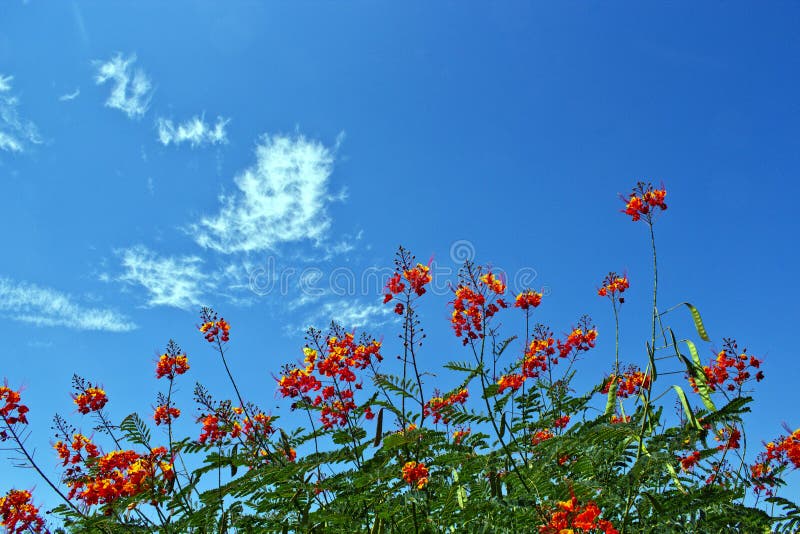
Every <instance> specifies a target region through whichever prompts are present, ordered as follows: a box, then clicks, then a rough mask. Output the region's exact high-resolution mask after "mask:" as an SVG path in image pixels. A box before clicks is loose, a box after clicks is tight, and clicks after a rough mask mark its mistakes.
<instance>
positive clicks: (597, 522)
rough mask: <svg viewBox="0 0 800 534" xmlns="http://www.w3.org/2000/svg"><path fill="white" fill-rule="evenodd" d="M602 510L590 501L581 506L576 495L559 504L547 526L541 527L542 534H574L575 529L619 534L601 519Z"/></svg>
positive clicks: (607, 522)
mask: <svg viewBox="0 0 800 534" xmlns="http://www.w3.org/2000/svg"><path fill="white" fill-rule="evenodd" d="M600 513H601V512H600V508H598V507H597V505H596V504H595V503H594V502H592V501H589V502H588V503H586V505H580V504H579V503H578V499H577V498H576V497H575V495H573V496H572V498H571V499H570V500H568V501H560V502H558V503H557V510H556V511H555V512H553V513H552V514H551V515H550V520H549V521H548V522H547V524H546V525H542V526H540V527H539V532H540V534H572V533H573V532H575V531H574V530H573V529H576V528H577V529H580V530H581V532H603V533H604V534H619V531H618V530H617V529H616V528H614V525H613V524H612V523H611V521H608V520H606V519H600Z"/></svg>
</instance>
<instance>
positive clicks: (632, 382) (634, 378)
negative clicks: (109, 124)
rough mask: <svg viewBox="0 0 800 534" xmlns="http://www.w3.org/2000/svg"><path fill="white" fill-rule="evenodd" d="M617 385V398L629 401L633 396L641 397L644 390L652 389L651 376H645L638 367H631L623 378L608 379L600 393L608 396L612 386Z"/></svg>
mask: <svg viewBox="0 0 800 534" xmlns="http://www.w3.org/2000/svg"><path fill="white" fill-rule="evenodd" d="M614 382H616V383H617V397H620V398H622V399H627V398H628V397H630V396H631V395H639V394H640V393H641V392H642V390H645V389H650V375H645V374H644V373H643V372H642V371H640V370H639V368H638V367H634V366H631V367H630V368H629V369H628V370H627V371H625V373H623V374H622V376H614V375H613V374H612V375H611V376H610V377H608V379H607V380H606V382H605V384H603V388H602V389H601V390H600V393H603V394H606V393H608V391H609V390H610V389H611V384H613V383H614Z"/></svg>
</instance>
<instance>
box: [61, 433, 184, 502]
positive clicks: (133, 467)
mask: <svg viewBox="0 0 800 534" xmlns="http://www.w3.org/2000/svg"><path fill="white" fill-rule="evenodd" d="M167 455H168V453H167V449H166V448H164V447H156V448H154V449H151V450H150V452H149V453H148V454H145V455H140V454H138V453H136V452H135V451H132V450H118V451H112V452H110V453H108V454H105V455H103V456H98V457H96V459H95V461H94V462H92V464H91V467H90V474H88V475H86V476H84V477H80V478H76V479H72V480H68V481H67V485H68V486H69V487H70V492H69V498H70V499H72V498H77V499H79V500H80V501H83V503H84V504H85V505H86V506H92V505H96V504H111V503H113V502H115V501H117V500H119V499H121V498H124V497H134V496H138V495H141V494H143V493H144V492H147V491H150V490H155V489H156V488H158V487H159V485H160V484H161V483H163V482H167V481H169V480H171V479H172V478H173V477H174V476H175V475H174V472H173V466H172V462H171V461H169V460H168V459H167Z"/></svg>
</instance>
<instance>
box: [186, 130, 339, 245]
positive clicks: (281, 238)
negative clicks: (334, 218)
mask: <svg viewBox="0 0 800 534" xmlns="http://www.w3.org/2000/svg"><path fill="white" fill-rule="evenodd" d="M255 152H256V163H255V165H254V166H252V167H250V168H248V169H246V170H245V171H244V172H243V173H242V174H240V175H239V176H237V177H235V178H234V182H235V183H236V187H237V188H238V189H239V191H238V192H236V193H234V194H232V195H222V196H221V197H220V203H221V204H222V206H221V208H220V211H219V213H218V214H217V215H216V216H211V217H203V218H201V219H200V222H199V223H197V224H195V225H192V226H191V227H190V233H191V234H192V235H193V237H194V239H195V241H196V242H197V243H198V244H199V245H201V246H202V247H204V248H208V249H212V250H215V251H217V252H221V253H223V254H231V253H236V252H257V251H268V250H274V249H275V247H276V246H277V245H279V244H281V243H286V242H293V241H302V240H310V241H313V242H316V243H319V242H320V241H321V240H322V239H323V238H324V236H325V234H326V233H327V231H328V229H329V227H330V224H331V220H330V217H329V216H328V213H327V206H328V204H329V203H330V202H331V201H332V200H333V197H332V196H331V195H330V194H329V192H328V182H329V178H330V175H331V172H332V171H333V161H334V151H332V150H331V149H329V148H328V147H326V146H324V145H322V144H321V143H319V142H316V141H311V140H307V139H306V138H305V137H303V136H302V135H297V136H294V137H292V136H283V135H274V136H269V135H265V136H263V137H262V138H261V139H259V142H258V144H257V145H256V150H255Z"/></svg>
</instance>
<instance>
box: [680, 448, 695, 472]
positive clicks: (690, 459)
mask: <svg viewBox="0 0 800 534" xmlns="http://www.w3.org/2000/svg"><path fill="white" fill-rule="evenodd" d="M680 461H681V469H683V470H684V471H691V470H692V469H693V468H694V466H695V465H697V462H699V461H700V451H694V452H693V453H691V454H688V455H686V456H681V457H680Z"/></svg>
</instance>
